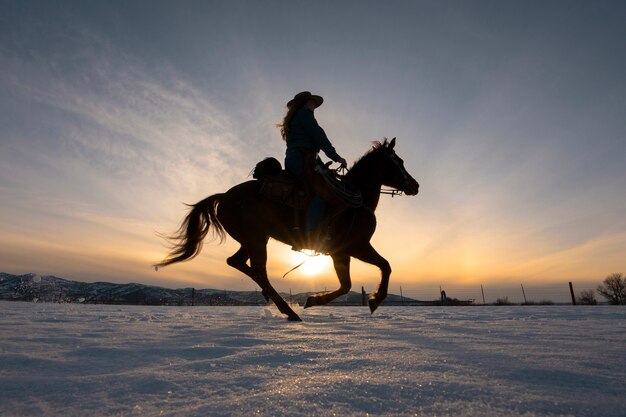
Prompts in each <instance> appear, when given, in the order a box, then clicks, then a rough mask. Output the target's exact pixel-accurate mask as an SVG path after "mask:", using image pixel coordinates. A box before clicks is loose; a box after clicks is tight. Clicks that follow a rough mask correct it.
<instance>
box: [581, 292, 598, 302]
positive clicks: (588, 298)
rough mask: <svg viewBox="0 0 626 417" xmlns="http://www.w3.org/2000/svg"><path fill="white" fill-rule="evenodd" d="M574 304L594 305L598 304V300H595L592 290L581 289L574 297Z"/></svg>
mask: <svg viewBox="0 0 626 417" xmlns="http://www.w3.org/2000/svg"><path fill="white" fill-rule="evenodd" d="M576 304H583V305H585V304H586V305H595V304H598V301H596V296H595V295H594V292H593V290H585V291H581V292H580V294H579V295H578V297H576Z"/></svg>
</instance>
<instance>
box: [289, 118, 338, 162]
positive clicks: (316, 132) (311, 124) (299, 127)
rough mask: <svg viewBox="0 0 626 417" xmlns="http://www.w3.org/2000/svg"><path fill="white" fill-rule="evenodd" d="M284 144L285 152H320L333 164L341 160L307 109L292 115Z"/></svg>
mask: <svg viewBox="0 0 626 417" xmlns="http://www.w3.org/2000/svg"><path fill="white" fill-rule="evenodd" d="M286 142H287V150H290V149H296V148H305V149H308V150H311V151H313V152H315V153H318V152H319V151H320V150H322V151H324V153H325V154H326V156H328V157H329V158H330V159H332V160H333V161H335V162H337V161H339V159H341V157H340V156H339V155H338V154H337V151H336V150H335V148H334V147H333V145H332V144H331V143H330V141H329V140H328V137H327V136H326V132H324V129H322V128H321V127H320V125H319V124H317V120H315V116H314V115H313V112H312V111H311V110H309V109H305V108H302V109H299V110H298V111H297V112H296V114H294V116H293V118H292V119H291V121H290V122H289V126H288V130H287V139H286Z"/></svg>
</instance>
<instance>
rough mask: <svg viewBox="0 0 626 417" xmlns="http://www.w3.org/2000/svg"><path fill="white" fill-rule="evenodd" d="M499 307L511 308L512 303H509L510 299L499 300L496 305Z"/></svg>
mask: <svg viewBox="0 0 626 417" xmlns="http://www.w3.org/2000/svg"><path fill="white" fill-rule="evenodd" d="M494 304H495V305H497V306H510V305H511V304H512V303H511V302H510V301H509V297H502V298H498V299H497V300H496V302H495V303H494Z"/></svg>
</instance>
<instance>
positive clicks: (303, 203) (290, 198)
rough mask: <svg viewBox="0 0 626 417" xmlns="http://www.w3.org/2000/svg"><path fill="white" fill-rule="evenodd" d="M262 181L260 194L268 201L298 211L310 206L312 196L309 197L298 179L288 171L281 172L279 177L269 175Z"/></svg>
mask: <svg viewBox="0 0 626 417" xmlns="http://www.w3.org/2000/svg"><path fill="white" fill-rule="evenodd" d="M262 181H263V184H262V185H261V190H260V193H261V195H263V196H264V197H265V198H267V199H268V200H270V201H273V202H275V203H278V204H282V205H285V206H289V207H293V208H295V209H296V210H302V209H305V208H306V207H307V206H308V204H309V200H310V199H311V198H310V196H307V193H306V192H305V191H304V190H303V189H301V188H300V187H299V186H298V184H297V181H296V179H295V178H294V177H293V176H292V175H291V174H290V173H288V172H287V171H282V170H281V172H280V173H279V174H278V175H268V176H266V177H264V178H263V179H262Z"/></svg>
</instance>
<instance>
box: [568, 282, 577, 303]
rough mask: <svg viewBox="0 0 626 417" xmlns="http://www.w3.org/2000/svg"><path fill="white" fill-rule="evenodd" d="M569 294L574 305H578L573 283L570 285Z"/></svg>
mask: <svg viewBox="0 0 626 417" xmlns="http://www.w3.org/2000/svg"><path fill="white" fill-rule="evenodd" d="M569 293H570V294H571V296H572V305H576V297H574V287H573V286H572V282H571V281H570V283H569Z"/></svg>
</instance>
